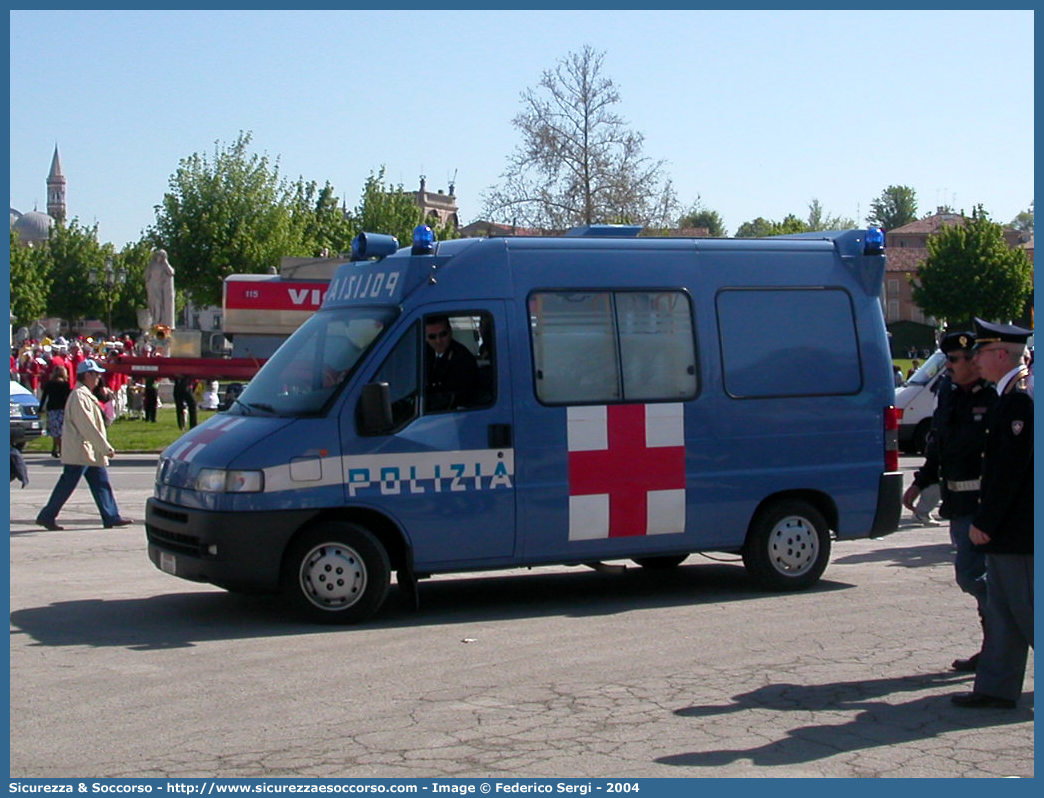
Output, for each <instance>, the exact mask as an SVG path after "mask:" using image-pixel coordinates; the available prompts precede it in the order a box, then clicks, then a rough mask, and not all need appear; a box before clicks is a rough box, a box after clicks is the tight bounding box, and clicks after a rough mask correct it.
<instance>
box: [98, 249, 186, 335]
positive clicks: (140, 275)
mask: <svg viewBox="0 0 1044 798" xmlns="http://www.w3.org/2000/svg"><path fill="white" fill-rule="evenodd" d="M152 251H153V247H152V244H151V243H150V242H149V241H148V240H147V239H145V238H143V239H141V240H140V241H137V242H134V243H131V244H127V246H125V247H124V248H123V249H122V250H121V251H120V252H118V253H116V254H115V255H113V257H112V265H113V268H114V269H115V270H118V271H119V272H121V273H122V274H123V283H122V284H121V286H120V293H119V296H118V297H117V301H116V302H115V303H114V304H113V306H112V326H113V327H114V328H115V329H116V330H137V329H138V308H147V307H148V297H147V295H146V292H145V268H146V267H147V266H148V265H149V261H150V260H151V259H152ZM177 304H178V305H179V309H180V306H181V304H183V303H177Z"/></svg>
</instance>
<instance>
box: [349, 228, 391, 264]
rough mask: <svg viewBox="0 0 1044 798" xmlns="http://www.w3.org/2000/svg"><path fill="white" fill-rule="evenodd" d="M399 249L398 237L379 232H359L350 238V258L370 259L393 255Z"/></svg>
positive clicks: (354, 259)
mask: <svg viewBox="0 0 1044 798" xmlns="http://www.w3.org/2000/svg"><path fill="white" fill-rule="evenodd" d="M398 249H399V239H397V238H396V237H395V236H386V235H383V234H381V233H359V235H357V236H356V237H355V238H353V239H352V256H351V257H352V260H353V261H358V260H370V259H371V258H385V257H387V256H388V255H394V254H395V253H396V252H397V251H398Z"/></svg>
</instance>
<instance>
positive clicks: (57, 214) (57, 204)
mask: <svg viewBox="0 0 1044 798" xmlns="http://www.w3.org/2000/svg"><path fill="white" fill-rule="evenodd" d="M47 215H48V216H50V217H51V218H52V219H54V220H55V221H57V222H64V221H65V175H63V174H62V158H61V156H60V155H59V154H58V145H57V144H55V145H54V157H53V158H51V173H50V174H49V175H47Z"/></svg>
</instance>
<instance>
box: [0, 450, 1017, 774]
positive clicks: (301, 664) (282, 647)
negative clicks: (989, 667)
mask: <svg viewBox="0 0 1044 798" xmlns="http://www.w3.org/2000/svg"><path fill="white" fill-rule="evenodd" d="M28 460H29V472H30V484H29V487H27V488H25V489H20V488H19V487H18V483H17V482H15V483H12V485H11V490H10V496H11V588H10V589H11V663H10V665H11V695H10V704H11V723H10V757H11V759H10V762H11V764H10V769H11V776H12V777H27V776H37V777H97V778H104V777H113V778H114V777H135V778H141V777H150V776H157V777H169V778H176V777H263V778H279V777H357V778H363V777H366V778H369V777H406V778H440V779H447V778H454V777H495V776H503V777H518V778H530V777H533V778H536V777H615V776H620V777H635V778H637V777H659V778H662V777H668V778H670V777H683V778H688V777H707V776H715V777H756V778H765V777H803V776H814V777H903V778H907V777H925V776H931V777H953V776H959V777H1001V776H1016V777H1031V776H1033V775H1034V760H1033V755H1034V745H1033V715H1034V712H1033V689H1034V682H1033V675H1032V674H1033V659H1032V655H1031V659H1030V665H1029V672H1028V674H1027V679H1026V683H1025V686H1024V693H1023V696H1022V698H1021V700H1020V702H1019V706H1018V707H1017V708H1016V709H1014V710H969V709H960V708H956V707H954V706H952V704H951V703H950V700H949V696H950V695H951V694H952V693H954V692H959V691H964V690H968V689H970V686H971V679H970V677H969V676H967V675H965V674H958V673H955V672H953V671H951V670H950V668H949V664H950V662H951V661H952V660H953V659H955V658H957V657H963V656H967V655H968V654H970V653H972V651H973V650H974V649H975V647H976V646H977V645H978V642H979V630H978V622H977V619H976V617H975V610H974V602H973V601H972V600H971V599H970V598H969V597H968V596H965V595H964V594H963V593H961V592H960V591H959V590H958V589H957V587H956V586H955V585H954V583H953V571H952V553H951V547H950V544H949V541H948V535H947V531H946V527H944V526H923V525H921V524H920V523H918V522H916V521H914V520H912V519H911V518H910V517H909V515H908V514H904V516H905V517H904V520H903V523H902V527H901V529H900V531H899V532H897V533H896V534H894V535H891V536H888V537H886V538H883V539H879V540H861V541H847V542H842V543H838V544H836V545H835V546H834V550H833V554H832V558H831V563H830V565H829V567H828V568H827V571H826V573H825V574H824V577H823V579H822V580H821V581H820V583H819V584H817V585H816V586H814V587H813V588H812V589H810V590H807V591H804V592H800V593H792V594H774V593H766V592H763V591H760V590H759V589H758V588H757V587H756V586H754V585H753V584H752V583H751V582H750V580H749V579H748V578H747V577H746V574H745V572H744V570H743V568H742V566H741V565H740V564H738V563H737V562H736V558H735V557H734V556H730V555H713V554H712V555H710V557H704V556H700V555H693V556H691V557H689V558H688V560H687V561H686V562H685V563H684V564H683V565H682V566H680V567H679V568H676V569H673V570H671V571H668V572H650V571H647V570H645V569H642V568H639V567H636V566H634V565H633V564H627V568H626V570H625V571H624V572H623V573H615V574H613V573H598V572H595V571H591V570H589V569H586V568H567V567H564V566H563V567H553V568H534V569H518V570H514V571H506V572H493V573H477V574H467V575H444V576H438V577H435V578H434V579H430V580H424V581H422V582H421V584H420V604H421V606H420V609H419V610H415V609H412V608H411V607H408V606H407V605H406V602H404V601H402V600H400V597H399V596H398V592H397V589H395V588H393V591H392V594H391V595H390V596H389V601H388V604H387V605H386V607H385V608H384V609H383V610H382V611H381V613H380V614H378V615H377V616H376V617H375V618H374V619H373V620H372V621H371V622H370V623H368V624H366V625H365V626H360V627H346V628H324V627H316V626H311V625H309V624H306V623H303V622H301V621H300V620H298V619H297V618H296V617H294V616H292V615H290V614H289V613H287V612H286V611H285V610H284V608H283V607H282V605H281V603H280V602H279V600H278V598H271V597H256V596H235V595H230V594H228V593H225V592H224V591H222V590H219V589H217V588H213V587H211V586H209V585H197V584H193V583H188V582H184V581H182V580H179V579H175V578H173V577H170V576H167V575H166V574H163V573H161V572H160V571H158V570H157V569H156V568H154V567H153V566H152V564H151V563H150V562H149V560H148V558H147V556H146V553H145V541H144V529H143V527H142V524H141V518H142V510H143V507H144V502H145V499H146V498H147V497H148V496H149V495H150V494H151V490H152V479H153V473H154V468H155V461H156V456H155V455H120V456H118V457H117V458H116V459H115V461H114V462H113V464H112V466H111V469H110V471H111V473H112V481H113V483H114V486H115V488H116V496H117V499H118V501H119V503H120V507H121V512H122V513H123V514H124V515H125V516H127V517H130V518H132V519H135V521H136V523H135V524H133V525H132V526H129V527H126V528H122V529H108V530H107V529H103V528H102V526H101V522H100V520H99V518H98V514H97V510H96V509H95V507H94V505H93V502H92V500H91V497H90V493H89V491H88V490H87V488H86V485H81V487H80V488H78V489H77V491H76V493H75V494H74V496H73V498H72V499H71V500H70V502H69V503H68V505H67V506H66V508H65V509H64V510H63V512H62V514H61V515H60V516H59V523H60V524H62V525H63V526H64V527H65V529H64V531H60V532H48V531H46V530H43V529H41V528H40V527H37V526H35V525H34V524H33V519H34V518H35V514H36V512H37V511H38V509H39V508H40V507H41V506H42V505H43V503H44V502H45V501H46V498H47V496H48V494H49V492H50V489H51V487H52V486H53V484H54V481H55V480H56V478H57V475H58V473H59V470H60V465H59V464H58V462H57V461H56V460H52V459H51V458H50V457H48V456H46V455H30V456H29V458H28ZM916 464H917V459H916V458H903V467H904V470H905V471H907V474H908V478H909V472H910V469H911V468H912V467H913V466H915V465H916ZM711 558H713V559H711Z"/></svg>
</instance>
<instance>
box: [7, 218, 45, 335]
mask: <svg viewBox="0 0 1044 798" xmlns="http://www.w3.org/2000/svg"><path fill="white" fill-rule="evenodd" d="M10 252H11V274H10V277H11V313H13V314H14V316H15V318H14V321H13V322H12V323H13V324H14V325H15V326H16V327H17V326H27V325H29V324H31V323H32V322H33V321H35V320H36V319H39V318H41V317H43V316H44V315H46V313H47V296H48V292H49V290H50V286H51V262H50V259H49V258H48V257H47V250H46V246H44V247H26V246H22V243H21V239H20V238H19V237H18V233H16V232H15V231H14V230H12V231H11V249H10Z"/></svg>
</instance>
